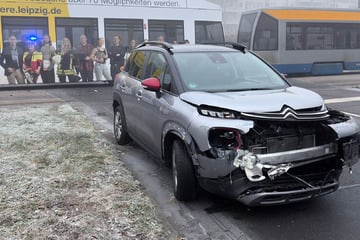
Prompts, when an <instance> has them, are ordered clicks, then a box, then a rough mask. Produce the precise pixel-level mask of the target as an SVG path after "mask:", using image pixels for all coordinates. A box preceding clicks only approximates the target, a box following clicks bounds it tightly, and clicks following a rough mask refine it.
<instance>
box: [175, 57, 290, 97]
mask: <svg viewBox="0 0 360 240" xmlns="http://www.w3.org/2000/svg"><path fill="white" fill-rule="evenodd" d="M174 58H175V62H176V64H177V66H178V69H179V72H180V75H181V78H182V81H183V82H184V85H185V87H186V88H187V90H189V91H211V92H222V91H247V90H267V89H281V88H285V87H288V86H289V85H288V84H287V83H286V82H285V81H284V80H283V79H282V78H281V77H280V76H279V75H278V74H277V73H276V72H275V71H274V70H273V69H271V68H270V67H269V66H267V65H266V64H265V63H264V62H263V61H261V60H260V59H259V58H257V57H256V56H255V55H253V54H252V53H249V52H246V53H242V52H191V53H177V54H175V55H174Z"/></svg>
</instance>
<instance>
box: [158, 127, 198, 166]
mask: <svg viewBox="0 0 360 240" xmlns="http://www.w3.org/2000/svg"><path fill="white" fill-rule="evenodd" d="M162 136H163V138H162V159H163V161H164V163H165V165H166V166H167V167H171V151H172V145H173V143H174V141H175V140H176V139H180V140H181V141H182V142H183V143H184V144H185V146H186V148H187V150H188V154H189V156H190V158H191V159H192V163H193V165H194V166H195V165H198V161H197V155H196V144H195V141H194V139H193V138H192V136H191V135H190V133H189V132H188V131H187V130H186V129H185V128H184V127H182V126H180V125H179V124H177V123H174V122H172V123H166V124H165V127H164V130H163V134H162Z"/></svg>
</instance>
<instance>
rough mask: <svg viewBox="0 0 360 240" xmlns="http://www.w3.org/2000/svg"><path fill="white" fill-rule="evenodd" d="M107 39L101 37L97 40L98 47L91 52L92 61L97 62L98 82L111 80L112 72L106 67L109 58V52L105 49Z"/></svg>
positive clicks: (96, 73) (96, 74)
mask: <svg viewBox="0 0 360 240" xmlns="http://www.w3.org/2000/svg"><path fill="white" fill-rule="evenodd" d="M104 43H105V39H104V38H103V37H100V38H99V39H98V40H97V46H96V47H95V48H94V49H93V50H92V51H91V55H90V57H91V59H92V60H93V61H95V76H96V80H97V81H101V80H109V81H110V80H111V76H110V71H109V68H108V66H107V65H106V60H107V59H108V58H109V56H108V52H107V50H106V48H105V47H104Z"/></svg>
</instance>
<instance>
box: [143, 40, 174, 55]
mask: <svg viewBox="0 0 360 240" xmlns="http://www.w3.org/2000/svg"><path fill="white" fill-rule="evenodd" d="M144 46H158V47H162V48H164V49H166V51H168V52H169V53H172V50H171V49H173V48H174V47H173V46H172V45H171V44H170V43H168V42H160V41H145V42H143V43H140V44H139V45H137V46H136V48H140V47H144Z"/></svg>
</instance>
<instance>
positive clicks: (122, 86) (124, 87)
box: [120, 84, 126, 92]
mask: <svg viewBox="0 0 360 240" xmlns="http://www.w3.org/2000/svg"><path fill="white" fill-rule="evenodd" d="M120 89H121V91H123V92H125V89H126V85H125V84H122V85H121V86H120Z"/></svg>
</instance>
